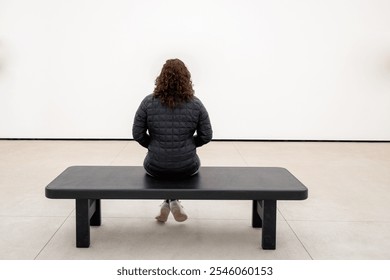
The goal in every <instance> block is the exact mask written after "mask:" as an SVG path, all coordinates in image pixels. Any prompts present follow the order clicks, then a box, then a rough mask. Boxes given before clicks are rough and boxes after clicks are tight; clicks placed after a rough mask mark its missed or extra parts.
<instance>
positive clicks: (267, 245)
mask: <svg viewBox="0 0 390 280" xmlns="http://www.w3.org/2000/svg"><path fill="white" fill-rule="evenodd" d="M252 227H254V228H261V227H262V228H263V230H262V233H261V247H262V248H263V249H269V250H274V249H275V248H276V200H254V201H253V206H252Z"/></svg>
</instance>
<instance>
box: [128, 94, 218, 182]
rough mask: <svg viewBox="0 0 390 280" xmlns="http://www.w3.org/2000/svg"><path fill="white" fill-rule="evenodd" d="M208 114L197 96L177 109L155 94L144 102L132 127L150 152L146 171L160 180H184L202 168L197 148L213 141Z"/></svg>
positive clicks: (146, 161) (138, 138)
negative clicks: (176, 178)
mask: <svg viewBox="0 0 390 280" xmlns="http://www.w3.org/2000/svg"><path fill="white" fill-rule="evenodd" d="M212 134H213V132H212V128H211V123H210V118H209V115H208V113H207V111H206V108H205V107H204V106H203V104H202V102H201V101H200V100H199V99H198V98H197V97H195V96H194V98H193V99H192V100H190V101H188V102H184V103H182V104H180V105H178V106H177V107H175V108H174V109H171V108H169V107H168V106H166V105H163V104H162V103H161V102H160V99H158V98H155V97H154V96H153V95H152V94H150V95H148V96H146V97H145V98H144V100H143V101H142V102H141V104H140V106H139V108H138V110H137V112H136V115H135V118H134V124H133V137H134V140H136V141H137V142H138V143H139V144H141V145H142V146H143V147H145V148H147V149H148V153H147V155H146V158H145V160H144V168H145V170H146V171H147V172H148V173H149V174H151V175H153V176H157V177H170V178H172V177H181V176H189V175H192V174H193V173H195V172H196V171H197V170H198V169H199V167H200V160H199V157H198V156H197V154H196V148H197V147H200V146H202V145H204V144H206V143H208V142H210V141H211V139H212Z"/></svg>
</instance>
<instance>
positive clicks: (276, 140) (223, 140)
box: [0, 138, 390, 143]
mask: <svg viewBox="0 0 390 280" xmlns="http://www.w3.org/2000/svg"><path fill="white" fill-rule="evenodd" d="M0 141H134V139H132V138H0ZM212 141H213V142H328V143H331V142H337V143H344V142H345V143H390V140H311V139H305V140H302V139H213V140H212Z"/></svg>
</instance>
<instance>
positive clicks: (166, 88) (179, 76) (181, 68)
mask: <svg viewBox="0 0 390 280" xmlns="http://www.w3.org/2000/svg"><path fill="white" fill-rule="evenodd" d="M155 85H156V87H155V89H154V91H153V96H155V97H157V98H159V99H160V100H161V103H162V104H165V105H167V106H168V107H169V108H172V109H173V108H175V107H176V106H178V105H179V104H181V103H183V102H187V101H189V100H191V99H192V98H193V97H194V89H193V88H192V81H191V73H190V71H188V69H187V67H186V66H185V64H184V63H183V61H181V60H180V59H177V58H175V59H169V60H167V61H166V62H165V64H164V66H163V68H162V70H161V73H160V75H159V76H158V77H157V78H156V82H155Z"/></svg>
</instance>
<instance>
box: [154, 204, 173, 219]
mask: <svg viewBox="0 0 390 280" xmlns="http://www.w3.org/2000/svg"><path fill="white" fill-rule="evenodd" d="M169 212H171V209H170V208H169V203H168V202H166V201H164V202H163V204H161V208H160V215H158V216H156V220H157V221H159V222H161V223H165V222H166V221H167V220H168V216H169Z"/></svg>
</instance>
